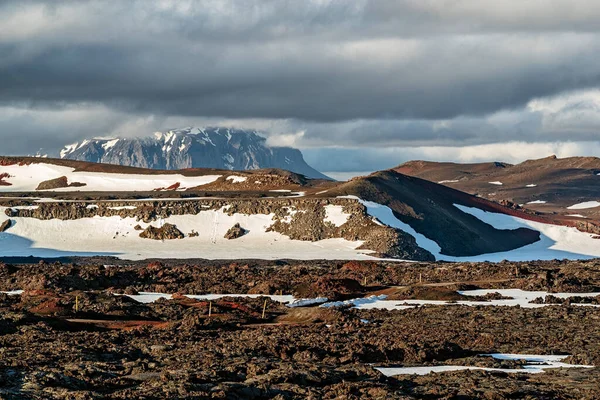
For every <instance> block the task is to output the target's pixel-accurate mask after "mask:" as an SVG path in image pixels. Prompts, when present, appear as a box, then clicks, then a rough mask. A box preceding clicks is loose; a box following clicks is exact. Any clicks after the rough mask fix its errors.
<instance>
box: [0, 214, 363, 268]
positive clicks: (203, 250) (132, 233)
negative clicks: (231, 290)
mask: <svg viewBox="0 0 600 400" xmlns="http://www.w3.org/2000/svg"><path fill="white" fill-rule="evenodd" d="M5 210H6V207H0V223H2V222H4V221H5V220H7V219H8V217H7V216H6V214H5ZM272 218H273V214H270V215H262V214H256V215H245V214H234V215H231V216H230V215H227V214H226V213H225V212H224V210H217V211H215V210H206V211H202V212H200V213H199V214H197V215H174V216H171V217H169V218H166V219H162V220H160V221H155V222H153V223H152V224H147V223H144V222H141V221H137V220H136V219H135V218H121V217H119V216H112V217H98V216H96V217H93V218H82V219H78V220H65V221H63V220H58V219H53V220H39V219H35V218H21V217H16V218H12V220H13V221H15V222H14V224H13V226H12V227H11V228H10V229H9V230H8V231H6V232H4V233H0V254H2V255H3V256H29V255H33V256H38V257H60V256H67V255H71V256H76V255H79V256H91V255H109V256H116V257H120V258H123V259H129V260H138V259H145V258H177V259H183V258H206V259H228V260H229V259H248V258H257V259H279V258H290V259H298V260H309V259H330V260H331V259H341V260H354V259H372V257H369V256H368V253H370V252H369V251H366V250H357V248H358V247H360V246H361V245H362V243H363V242H362V241H355V242H351V241H347V240H344V239H326V240H321V241H318V242H307V241H301V240H291V239H290V238H289V237H288V236H284V235H282V234H280V233H277V232H266V229H267V227H269V226H270V225H272V224H273V222H274V221H273V220H272ZM167 222H168V223H171V224H174V225H176V226H177V228H178V229H179V230H181V232H183V233H184V234H186V235H187V234H188V233H190V232H191V231H192V230H194V231H196V232H198V233H199V236H198V237H191V238H190V237H186V238H184V239H175V240H165V241H157V240H151V239H143V238H140V237H139V232H138V231H136V230H134V229H133V228H134V226H136V225H137V224H139V225H140V226H141V227H142V228H146V227H147V226H148V225H153V226H157V227H158V226H161V225H162V224H164V223H167ZM236 223H240V225H241V226H242V227H243V228H244V229H247V230H248V231H249V232H248V233H247V234H246V235H244V236H243V237H241V238H238V239H235V240H227V239H225V238H224V235H225V233H226V232H227V230H229V228H231V227H232V226H233V225H234V224H236Z"/></svg>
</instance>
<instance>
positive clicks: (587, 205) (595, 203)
mask: <svg viewBox="0 0 600 400" xmlns="http://www.w3.org/2000/svg"><path fill="white" fill-rule="evenodd" d="M599 206H600V202H598V201H586V202H583V203H579V204H574V205H572V206H571V207H567V210H585V209H586V208H595V207H599Z"/></svg>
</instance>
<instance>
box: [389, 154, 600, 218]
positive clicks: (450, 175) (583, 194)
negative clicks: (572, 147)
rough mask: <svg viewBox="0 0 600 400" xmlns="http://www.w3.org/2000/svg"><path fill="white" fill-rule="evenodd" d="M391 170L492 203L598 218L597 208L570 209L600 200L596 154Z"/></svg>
mask: <svg viewBox="0 0 600 400" xmlns="http://www.w3.org/2000/svg"><path fill="white" fill-rule="evenodd" d="M394 170H395V171H398V172H400V173H403V174H406V175H411V176H415V177H419V178H423V179H427V180H430V181H432V182H436V183H440V184H443V185H446V186H449V187H452V188H455V189H458V190H461V191H463V192H467V193H471V194H474V195H477V196H481V197H484V198H486V199H489V200H493V201H495V202H502V201H505V202H511V203H514V204H520V205H522V207H524V208H527V209H531V210H535V211H537V212H540V213H557V214H559V215H560V216H561V219H567V220H569V219H570V220H579V221H582V220H584V219H585V218H589V219H591V220H593V221H594V222H590V221H582V222H583V223H595V224H596V225H597V222H598V221H600V208H599V207H590V208H582V209H569V207H571V206H574V205H577V204H581V203H584V202H588V201H598V200H599V199H600V190H599V189H598V188H599V186H598V182H599V180H600V177H599V176H598V174H599V173H600V159H598V158H596V157H571V158H557V157H556V156H551V157H547V158H542V159H539V160H528V161H525V162H523V163H520V164H516V165H511V164H508V163H503V162H494V163H479V164H459V163H444V162H428V161H410V162H407V163H404V164H402V165H399V166H398V167H396V168H394Z"/></svg>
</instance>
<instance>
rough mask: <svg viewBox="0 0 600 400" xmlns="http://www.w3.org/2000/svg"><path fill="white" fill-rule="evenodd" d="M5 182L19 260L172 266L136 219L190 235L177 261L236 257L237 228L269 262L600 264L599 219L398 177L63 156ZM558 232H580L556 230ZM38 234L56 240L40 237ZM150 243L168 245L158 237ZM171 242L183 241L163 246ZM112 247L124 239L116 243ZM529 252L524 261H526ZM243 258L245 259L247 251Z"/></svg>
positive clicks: (13, 160) (14, 161)
mask: <svg viewBox="0 0 600 400" xmlns="http://www.w3.org/2000/svg"><path fill="white" fill-rule="evenodd" d="M502 168H507V167H506V166H504V167H502ZM3 171H6V172H3ZM0 173H4V174H8V175H9V177H7V178H5V180H6V182H7V183H10V184H11V186H7V188H8V189H3V191H0V192H1V193H0V194H1V195H2V196H1V197H3V198H4V199H2V198H1V197H0V207H1V208H2V210H1V212H2V215H1V216H0V223H4V222H5V220H6V218H11V219H12V221H13V224H12V228H11V230H10V232H9V235H10V236H4V237H5V238H7V239H10V240H12V242H11V243H13V242H14V243H15V244H14V245H13V249H16V250H15V251H14V252H13V253H9V254H14V255H31V254H36V255H39V254H44V255H48V254H49V253H48V252H49V251H52V250H56V251H57V253H60V252H62V253H60V254H57V253H55V254H57V255H61V254H64V253H66V252H68V251H71V254H74V255H83V254H85V255H89V254H90V253H95V254H104V255H111V254H114V255H118V254H123V255H124V256H123V257H124V258H129V259H143V258H149V257H165V256H166V254H165V251H166V250H167V247H166V246H162V245H159V246H158V247H150V246H147V245H145V244H143V243H140V242H133V241H131V240H129V238H130V237H131V236H132V235H131V234H133V233H134V232H132V231H133V229H134V228H135V227H136V226H137V225H139V223H140V222H143V223H145V224H149V223H152V222H160V223H168V224H170V225H173V226H174V227H175V228H176V229H177V230H178V231H179V232H181V234H182V235H184V239H185V240H183V241H181V244H178V245H176V246H179V247H172V248H170V250H171V251H173V252H175V253H177V254H178V258H189V257H196V256H197V254H198V253H195V252H194V251H198V252H200V254H204V255H207V257H210V253H214V252H215V251H217V254H216V255H214V256H213V258H217V259H218V258H227V257H234V253H231V251H229V250H226V249H225V248H224V246H225V244H223V243H222V242H219V239H222V238H223V237H224V236H228V235H227V230H228V229H230V228H231V227H232V226H234V225H235V224H236V223H240V224H241V226H242V228H243V229H245V230H246V231H247V234H245V235H243V236H242V237H241V238H240V239H241V240H239V241H236V243H241V244H242V245H244V244H245V245H247V246H249V247H246V250H248V249H254V250H256V249H263V250H264V251H263V253H260V252H258V251H255V252H254V253H252V255H251V256H252V257H257V258H258V257H265V258H272V257H273V253H269V254H264V253H265V252H268V250H267V249H268V248H271V249H272V250H273V252H277V253H278V254H279V251H284V253H283V254H284V255H283V256H284V257H290V258H294V257H299V258H304V257H311V256H312V253H313V251H311V250H314V249H317V248H320V249H323V250H322V251H320V255H319V256H313V257H315V258H328V259H338V258H343V259H357V258H358V259H364V258H365V257H383V258H400V259H410V260H429V261H431V260H434V259H437V260H449V261H454V260H457V259H459V260H460V259H465V258H472V257H479V256H483V257H484V258H479V260H490V259H493V260H502V259H505V258H508V259H515V260H516V259H519V260H524V259H540V258H541V259H553V258H589V257H590V256H600V251H599V250H598V248H597V246H596V243H595V242H594V241H593V240H590V239H593V238H594V237H598V236H600V223H599V222H595V221H594V220H592V219H586V218H580V217H569V218H566V219H564V218H563V219H561V218H559V217H557V215H555V214H552V213H542V212H538V211H534V210H530V209H528V208H526V207H522V206H520V205H519V204H516V203H513V202H510V201H508V200H502V201H500V202H494V201H491V200H488V199H484V198H483V197H480V196H474V195H470V194H468V193H465V192H462V191H459V190H456V189H454V188H450V187H448V186H445V185H442V184H439V183H434V182H431V181H428V180H425V179H421V178H417V177H413V176H408V175H405V174H402V173H398V172H396V171H392V170H388V171H379V172H375V173H373V174H371V175H369V176H364V177H359V178H355V179H352V180H350V181H348V182H332V181H327V180H320V179H309V178H307V177H305V176H303V175H300V174H296V173H294V172H289V171H283V170H278V169H261V170H254V171H243V172H235V173H232V172H231V171H229V170H215V169H186V170H181V171H159V170H152V169H141V168H134V167H123V166H117V165H110V164H96V163H87V162H81V161H73V160H66V159H61V160H56V159H44V160H40V159H34V158H23V157H21V158H19V157H2V158H0ZM179 199H180V200H181V201H178V200H179ZM163 200H164V201H163ZM97 217H101V218H97ZM111 217H119V218H111ZM179 217H181V218H179ZM55 220H60V221H72V222H73V223H71V224H60V223H56V222H54V221H55ZM159 220H160V221H159ZM40 221H48V223H40ZM224 225H227V227H226V229H225V230H223V231H221V229H223V226H224ZM560 225H562V226H566V227H572V228H576V229H558V228H557V226H560ZM69 226H72V227H73V229H83V230H85V231H86V232H90V233H96V232H97V233H98V237H97V238H96V239H97V240H95V241H94V240H93V239H94V238H93V237H91V236H90V235H89V234H88V235H85V236H84V237H83V238H87V240H88V241H87V242H85V243H84V242H82V241H81V239H82V237H80V236H78V237H73V235H70V234H69V230H70V229H71V228H69ZM140 228H141V230H145V229H147V228H149V227H148V226H146V225H145V226H140ZM154 228H160V226H158V225H156V224H155V225H154ZM52 230H57V231H56V232H54V231H52ZM40 232H48V235H46V236H44V237H40V235H39V233H40ZM173 232H174V231H173ZM192 233H193V235H190V234H192ZM270 233H278V234H280V235H283V237H282V236H277V235H269V234H270ZM148 235H149V236H153V237H156V238H159V240H160V241H163V240H164V239H163V237H162V236H161V235H160V234H158V233H157V232H154V233H151V234H148ZM594 235H595V236H594ZM135 236H139V233H136V234H135ZM144 236H146V235H144ZM170 237H178V235H171V234H169V235H167V236H166V237H165V238H167V240H168V238H170ZM48 238H56V240H48ZM193 238H196V239H195V240H197V243H198V244H201V245H202V246H203V247H202V248H201V249H197V250H195V248H194V247H193V246H191V242H190V241H189V240H188V239H193ZM107 239H114V240H118V241H115V242H112V243H111V244H110V245H109V243H108V242H107ZM334 239H335V240H334ZM289 241H292V242H293V243H289ZM298 241H299V242H311V243H316V242H323V243H321V244H319V245H318V246H317V247H310V248H309V247H307V244H308V243H304V244H302V243H297V242H298ZM126 242H127V243H126ZM6 243H8V242H6ZM33 243H37V244H36V245H33ZM67 243H69V246H67V245H66V244H67ZM78 244H79V246H77V245H78ZM213 245H214V246H213ZM174 246H175V245H174ZM219 246H220V247H219ZM36 248H42V249H48V250H40V251H36V250H33V249H36ZM523 248H525V249H526V251H527V252H528V253H527V254H521V253H520V252H519V249H523ZM20 249H21V250H20ZM556 249H558V250H556ZM155 250H156V251H158V252H160V253H161V254H158V253H157V252H156V251H155ZM234 250H236V249H234ZM237 251H240V253H242V252H244V251H245V250H244V249H243V248H242V247H239V248H237ZM240 255H241V254H240ZM236 256H237V255H236Z"/></svg>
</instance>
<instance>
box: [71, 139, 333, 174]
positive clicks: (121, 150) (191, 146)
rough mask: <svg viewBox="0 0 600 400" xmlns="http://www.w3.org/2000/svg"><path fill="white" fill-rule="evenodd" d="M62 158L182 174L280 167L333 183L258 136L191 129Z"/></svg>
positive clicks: (95, 143)
mask: <svg viewBox="0 0 600 400" xmlns="http://www.w3.org/2000/svg"><path fill="white" fill-rule="evenodd" d="M60 158H63V159H69V160H79V161H90V162H98V163H107V164H117V165H126V166H132V167H142V168H152V169H167V170H177V169H185V168H216V169H229V170H253V169H263V168H280V169H284V170H288V171H292V172H296V173H298V174H302V175H305V176H306V177H309V178H319V179H329V178H328V177H326V176H325V175H323V174H322V173H320V172H319V171H317V170H315V169H314V168H312V167H311V166H309V165H308V164H307V163H306V161H304V158H303V157H302V153H301V152H300V151H299V150H297V149H293V148H290V147H269V146H267V145H266V139H265V138H264V137H262V136H260V135H258V133H257V132H256V131H247V130H238V129H227V128H206V129H198V128H186V129H176V130H171V131H168V132H166V133H158V132H157V133H155V134H154V135H153V136H150V137H144V138H122V139H94V140H84V141H83V142H80V143H75V144H72V145H69V146H66V147H65V148H64V149H63V150H62V151H61V152H60Z"/></svg>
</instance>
